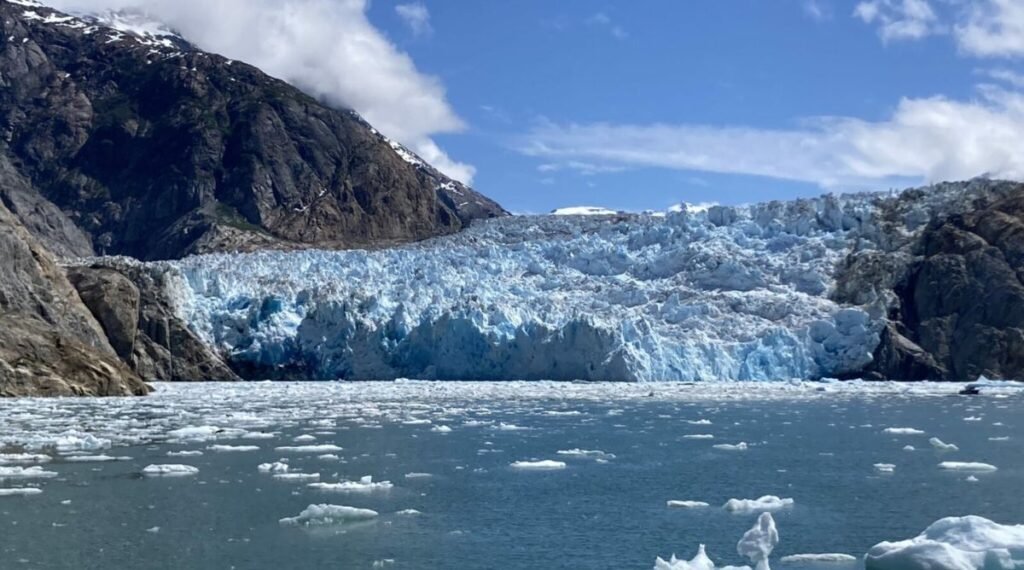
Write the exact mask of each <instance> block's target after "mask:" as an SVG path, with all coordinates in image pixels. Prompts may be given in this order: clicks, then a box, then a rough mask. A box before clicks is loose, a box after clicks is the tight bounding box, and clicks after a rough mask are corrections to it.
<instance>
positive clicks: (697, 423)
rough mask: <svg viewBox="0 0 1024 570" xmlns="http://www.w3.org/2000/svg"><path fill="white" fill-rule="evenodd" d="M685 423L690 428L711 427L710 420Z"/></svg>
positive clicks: (687, 421)
mask: <svg viewBox="0 0 1024 570" xmlns="http://www.w3.org/2000/svg"><path fill="white" fill-rule="evenodd" d="M686 423H688V424H690V425H692V426H709V425H711V420H703V419H701V420H686Z"/></svg>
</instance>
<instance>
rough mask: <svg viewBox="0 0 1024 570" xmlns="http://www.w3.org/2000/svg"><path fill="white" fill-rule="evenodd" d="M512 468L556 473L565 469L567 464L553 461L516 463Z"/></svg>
mask: <svg viewBox="0 0 1024 570" xmlns="http://www.w3.org/2000/svg"><path fill="white" fill-rule="evenodd" d="M511 466H512V468H513V469H521V470H524V471H554V470H556V469H565V462H564V461H552V460H550V459H545V460H543V461H516V462H514V463H512V465H511Z"/></svg>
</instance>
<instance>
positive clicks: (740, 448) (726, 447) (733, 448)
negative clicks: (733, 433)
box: [711, 441, 748, 451]
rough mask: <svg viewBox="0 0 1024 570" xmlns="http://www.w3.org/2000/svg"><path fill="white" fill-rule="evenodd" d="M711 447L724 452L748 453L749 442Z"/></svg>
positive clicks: (720, 444)
mask: <svg viewBox="0 0 1024 570" xmlns="http://www.w3.org/2000/svg"><path fill="white" fill-rule="evenodd" d="M711 447H713V448H715V449H721V450H723V451H746V450H747V447H748V446H747V442H745V441H741V442H739V443H737V444H731V443H719V444H717V445H712V446H711Z"/></svg>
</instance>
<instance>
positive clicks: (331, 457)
mask: <svg viewBox="0 0 1024 570" xmlns="http://www.w3.org/2000/svg"><path fill="white" fill-rule="evenodd" d="M316 458H317V459H319V460H320V461H341V458H340V457H338V456H337V455H336V454H334V453H325V454H323V455H317V456H316Z"/></svg>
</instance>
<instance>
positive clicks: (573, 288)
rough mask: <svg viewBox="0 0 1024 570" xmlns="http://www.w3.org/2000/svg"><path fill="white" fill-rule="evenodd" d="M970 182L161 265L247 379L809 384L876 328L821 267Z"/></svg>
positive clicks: (866, 355) (533, 221) (909, 223)
mask: <svg viewBox="0 0 1024 570" xmlns="http://www.w3.org/2000/svg"><path fill="white" fill-rule="evenodd" d="M972 184H973V183H972ZM965 188H966V189H965ZM971 188H972V185H971V184H968V185H967V186H966V187H965V186H964V185H945V186H937V187H932V188H930V189H927V190H926V191H924V192H921V193H920V194H921V195H920V196H919V197H918V198H914V199H912V200H907V199H906V197H905V196H904V197H903V198H902V199H901V198H900V197H898V196H895V195H889V196H879V195H850V196H832V195H829V196H824V197H821V198H815V199H807V200H798V201H793V202H770V203H766V204H759V205H752V206H743V207H713V208H710V209H709V210H707V211H685V210H684V211H680V212H671V213H669V214H667V215H618V216H610V217H586V216H517V217H512V218H506V219H499V220H492V221H489V222H484V223H478V224H475V225H474V226H473V227H471V228H469V229H468V230H466V231H464V232H462V233H460V234H458V235H453V236H447V237H443V238H438V239H434V240H430V241H427V242H422V243H418V244H413V245H408V246H403V247H397V248H390V249H380V250H373V251H362V250H360V251H319V250H308V251H298V252H258V253H250V254H217V255H207V256H199V257H193V258H189V259H185V260H182V261H179V262H172V263H169V264H167V265H168V266H169V267H171V268H172V269H173V270H174V271H173V272H172V273H174V274H176V275H177V277H176V278H174V279H173V280H172V281H173V282H174V283H175V285H174V289H175V291H174V295H175V302H176V305H177V310H178V311H179V313H180V314H181V315H182V316H183V317H185V318H186V320H187V321H188V322H189V323H190V326H192V327H193V328H194V330H196V331H197V333H198V334H199V335H200V336H201V337H202V338H203V339H204V340H206V341H207V342H208V343H210V344H211V345H213V346H215V347H216V348H217V349H219V350H221V351H222V352H224V353H225V354H229V355H230V356H231V358H232V359H233V360H234V361H235V362H237V363H242V364H244V365H249V366H252V367H253V368H254V369H256V370H263V371H273V370H285V371H292V372H295V373H297V374H300V375H303V376H305V377H310V378H317V379H336V378H342V379H392V378H398V377H408V378H421V379H447V380H460V379H474V380H507V379H526V380H533V379H553V380H572V379H590V380H636V381H657V380H710V379H715V380H778V379H789V378H816V377H829V376H836V375H842V374H850V373H855V372H856V371H858V370H861V369H862V368H863V367H864V366H865V365H866V364H868V363H869V362H870V361H871V358H872V352H873V351H874V349H875V347H876V346H877V344H878V342H879V331H880V328H881V326H882V325H881V321H880V320H879V319H878V318H872V317H870V316H869V312H870V309H869V308H868V307H848V306H841V305H839V304H837V303H835V302H833V301H832V300H830V298H829V293H830V290H831V288H832V287H833V285H834V282H835V273H836V266H837V264H838V263H839V262H840V261H842V260H843V259H844V258H845V257H846V256H847V255H848V253H849V252H850V251H851V250H852V249H853V248H855V247H856V248H860V249H865V248H892V247H894V246H893V244H892V241H893V237H892V236H893V235H894V233H893V232H895V235H897V236H908V235H913V233H914V232H915V231H917V230H919V229H920V228H921V227H923V225H924V224H925V223H927V222H928V220H930V219H932V217H934V216H935V215H936V213H937V212H944V211H954V210H956V209H958V208H960V207H962V204H964V203H966V202H967V201H969V198H970V195H971V192H972V190H971ZM975 191H978V192H980V191H982V190H977V189H976V190H975ZM897 202H899V204H900V207H899V208H896V207H894V206H893V204H896V203H897ZM907 204H910V206H907ZM893 212H897V214H898V215H894V214H893ZM894 216H895V217H894ZM883 227H884V228H885V231H883V230H882V228H883ZM894 228H895V229H894ZM874 313H878V311H877V310H876V311H874Z"/></svg>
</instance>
